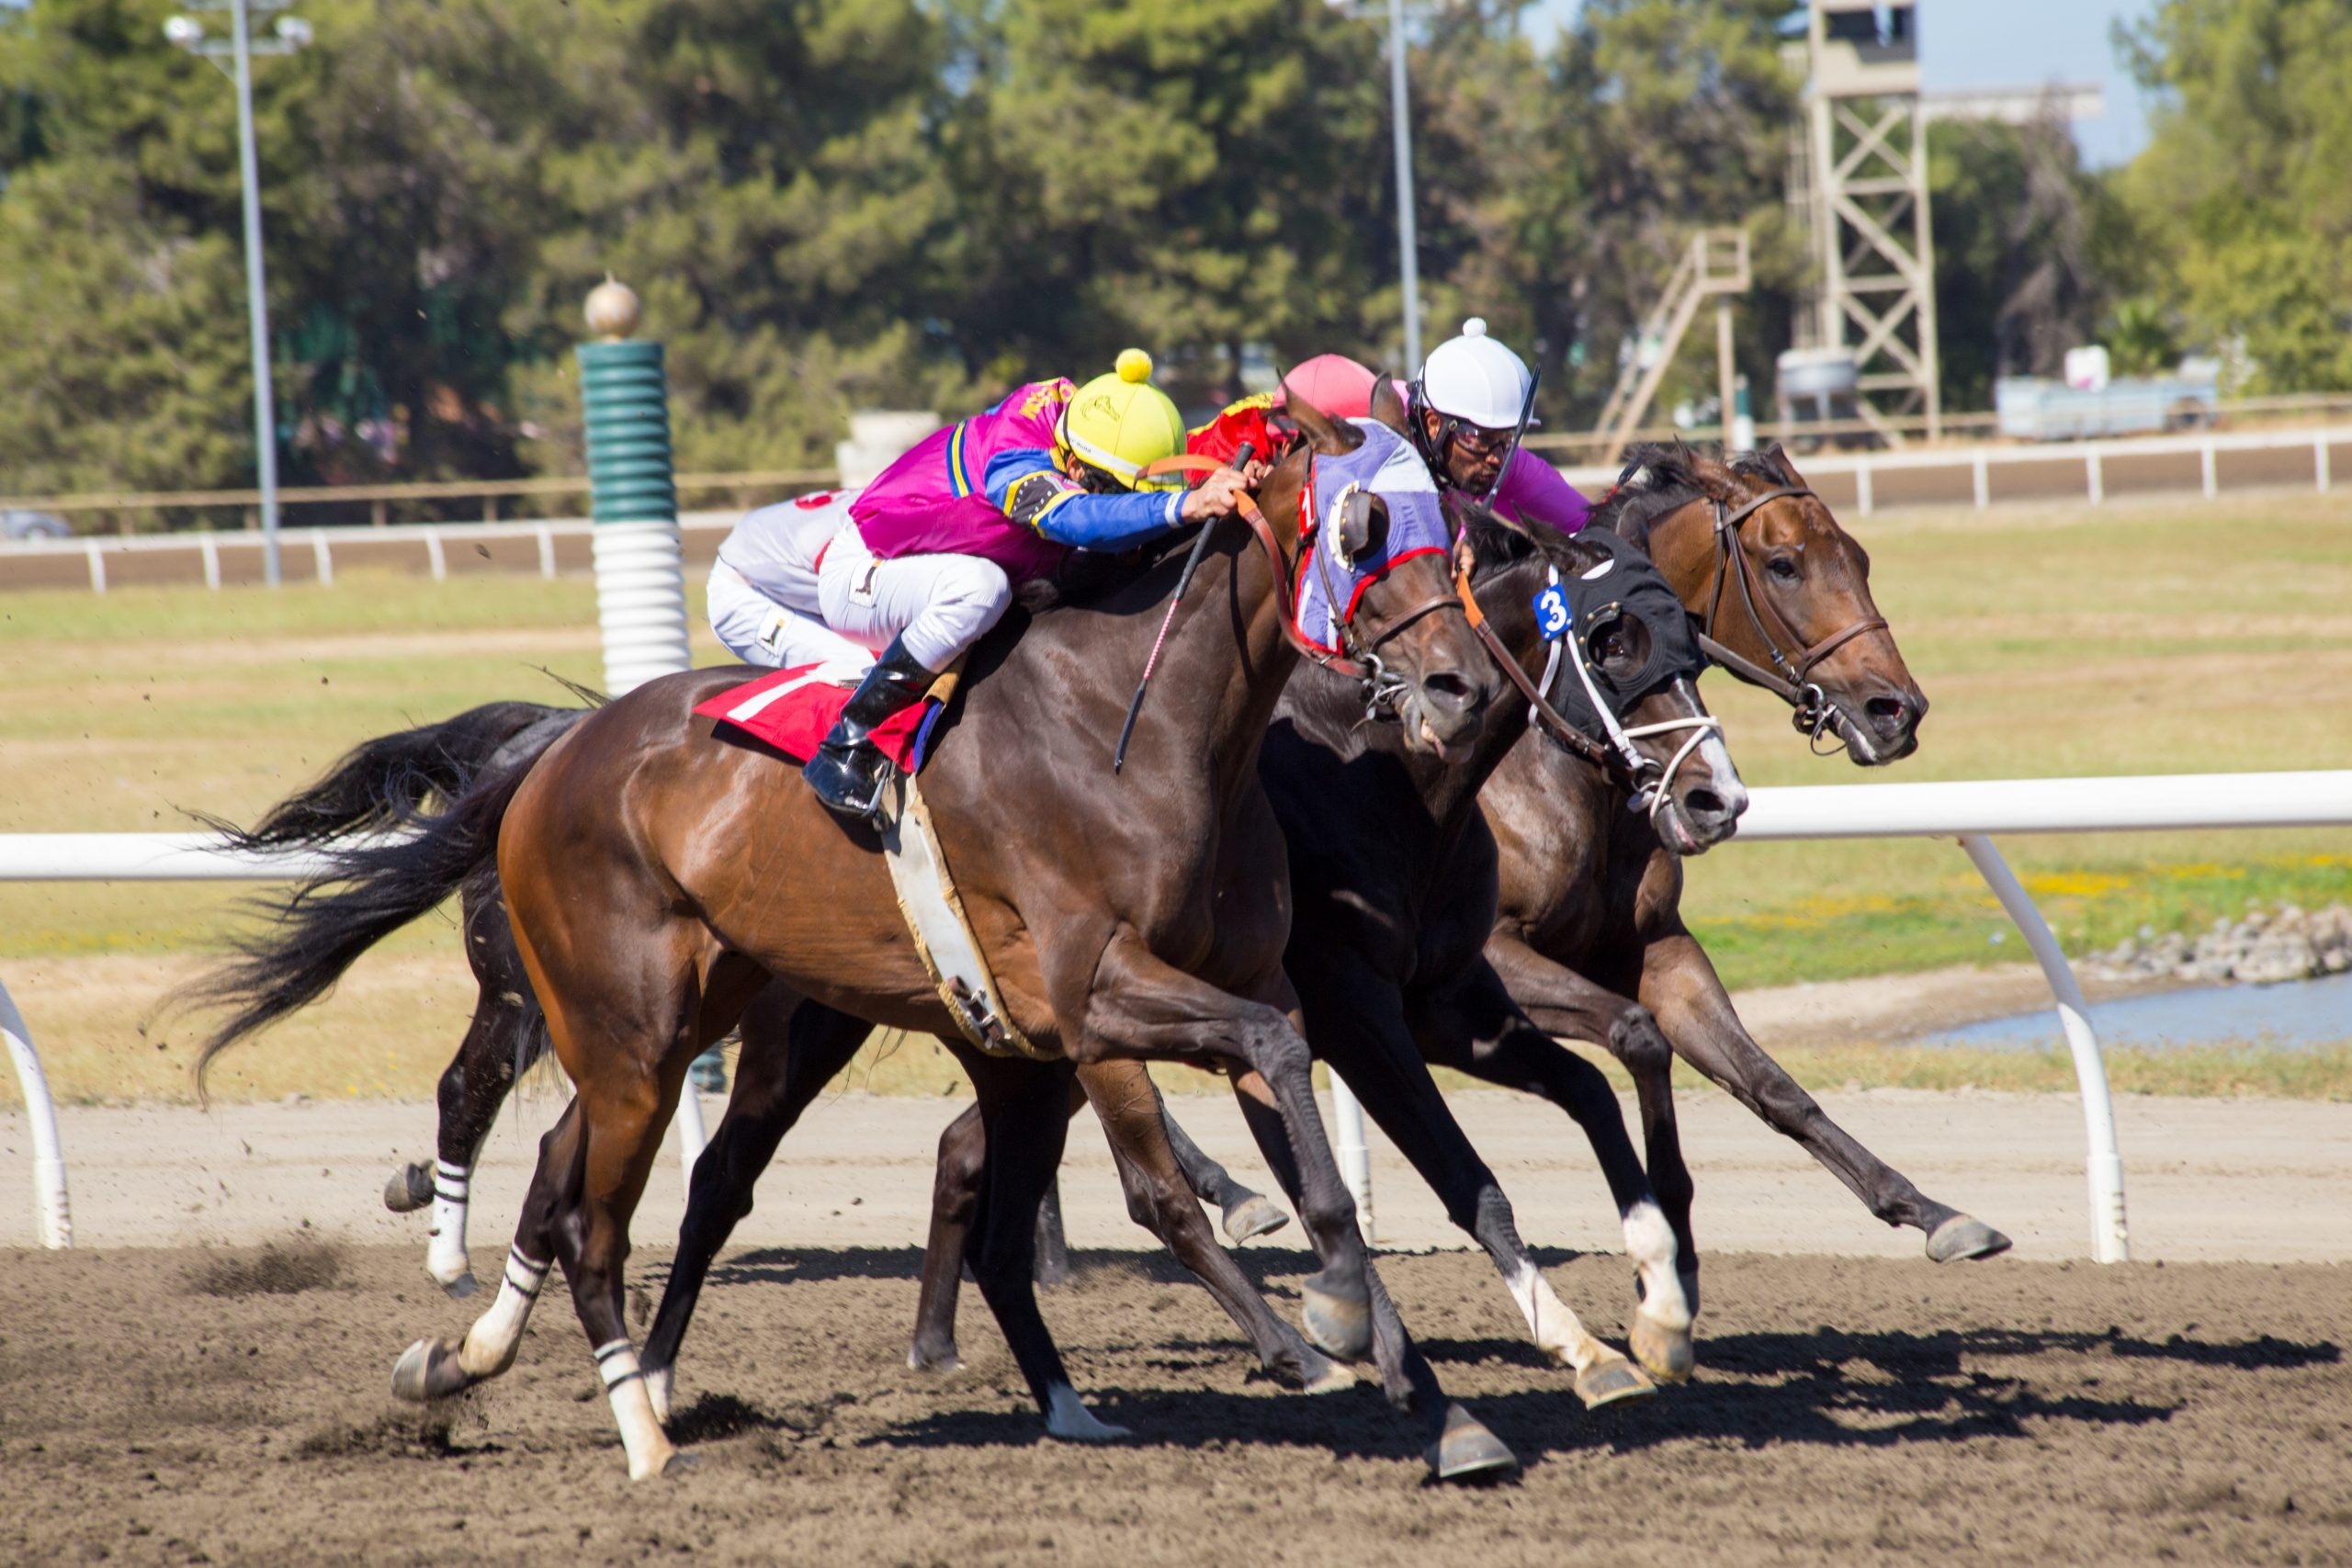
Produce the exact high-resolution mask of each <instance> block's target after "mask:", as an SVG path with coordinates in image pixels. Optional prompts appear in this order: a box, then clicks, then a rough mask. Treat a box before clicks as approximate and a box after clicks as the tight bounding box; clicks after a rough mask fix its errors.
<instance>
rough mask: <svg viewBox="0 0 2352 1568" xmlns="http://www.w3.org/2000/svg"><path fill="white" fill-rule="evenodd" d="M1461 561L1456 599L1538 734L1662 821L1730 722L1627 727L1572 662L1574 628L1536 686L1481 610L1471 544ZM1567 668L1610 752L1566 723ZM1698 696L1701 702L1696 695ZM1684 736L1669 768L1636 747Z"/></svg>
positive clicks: (1516, 528) (1554, 574) (1502, 521)
mask: <svg viewBox="0 0 2352 1568" xmlns="http://www.w3.org/2000/svg"><path fill="white" fill-rule="evenodd" d="M1487 515H1488V516H1490V517H1492V518H1493V519H1494V521H1495V522H1496V523H1497V524H1498V525H1501V526H1502V527H1504V528H1507V529H1510V531H1511V532H1512V533H1514V534H1517V535H1519V536H1521V538H1524V539H1528V540H1530V541H1531V542H1532V540H1533V536H1532V535H1531V534H1529V533H1528V531H1527V530H1526V529H1525V528H1523V527H1521V526H1520V525H1518V524H1517V523H1515V522H1513V521H1512V520H1511V519H1510V518H1508V517H1504V516H1502V515H1500V514H1499V513H1488V514H1487ZM1453 562H1454V564H1453V586H1454V592H1456V593H1458V594H1460V595H1461V599H1462V607H1463V614H1464V615H1465V616H1466V617H1468V619H1469V622H1470V629H1471V630H1472V631H1473V632H1475V633H1476V634H1477V637H1478V640H1479V641H1480V642H1482V643H1484V644H1485V645H1486V647H1487V653H1488V655H1490V656H1491V657H1492V658H1493V660H1494V661H1495V663H1496V665H1497V666H1498V667H1499V668H1500V669H1501V671H1502V672H1503V674H1504V675H1505V676H1506V677H1507V678H1508V679H1509V680H1510V683H1511V684H1512V685H1514V686H1517V687H1518V688H1519V691H1520V694H1521V696H1523V697H1525V698H1526V699H1527V716H1528V720H1529V722H1531V723H1532V724H1533V725H1534V726H1535V728H1536V730H1537V731H1538V732H1539V733H1540V734H1542V735H1543V737H1544V739H1547V740H1549V741H1551V742H1552V743H1553V744H1554V745H1555V746H1557V747H1559V748H1560V750H1563V751H1566V752H1567V753H1568V754H1569V755H1571V756H1575V757H1580V758H1582V759H1583V760H1584V761H1588V762H1590V763H1592V764H1593V765H1594V766H1595V767H1597V768H1600V770H1601V771H1602V772H1604V773H1611V774H1613V775H1614V776H1615V777H1616V778H1617V779H1618V781H1619V782H1620V783H1622V784H1624V785H1625V787H1626V788H1627V790H1628V791H1629V792H1630V793H1631V794H1632V795H1633V796H1634V799H1633V807H1634V809H1635V810H1639V811H1642V812H1644V813H1645V815H1646V816H1648V817H1649V818H1651V819H1652V820H1653V821H1655V820H1656V819H1657V814H1658V813H1659V812H1660V811H1662V810H1664V809H1665V807H1666V804H1667V802H1668V799H1669V798H1671V797H1670V796H1669V795H1668V786H1669V785H1670V784H1673V782H1674V776H1675V774H1677V773H1679V772H1681V771H1682V764H1683V763H1684V762H1686V761H1690V759H1691V753H1692V752H1694V751H1696V750H1698V749H1699V748H1700V746H1701V745H1702V744H1703V743H1704V742H1705V741H1706V739H1707V738H1708V737H1709V736H1711V735H1714V736H1720V735H1721V734H1722V733H1723V728H1724V721H1723V720H1722V719H1720V718H1717V717H1716V716H1714V715H1713V714H1708V713H1697V714H1691V715H1689V716H1685V717H1682V718H1669V719H1662V720H1660V721H1658V722H1657V723H1656V724H1637V725H1633V726H1630V727H1629V726H1627V725H1625V724H1624V723H1623V722H1622V721H1621V720H1619V718H1618V717H1617V713H1616V710H1615V709H1614V708H1612V707H1611V705H1610V704H1609V701H1608V699H1607V698H1606V697H1604V696H1603V695H1602V694H1601V692H1600V686H1599V685H1598V684H1597V683H1596V682H1594V681H1593V678H1592V671H1591V670H1590V669H1589V668H1588V667H1587V666H1586V663H1585V660H1584V657H1583V655H1582V653H1581V652H1579V653H1578V654H1577V656H1576V657H1575V658H1574V659H1573V660H1570V659H1569V658H1568V656H1567V651H1566V645H1567V643H1568V641H1569V639H1570V638H1571V637H1574V636H1575V632H1576V628H1574V627H1573V626H1572V627H1570V628H1569V629H1568V631H1567V632H1566V634H1564V635H1562V636H1561V637H1557V638H1555V639H1553V642H1552V652H1551V655H1550V657H1549V658H1548V659H1547V660H1545V661H1544V678H1543V679H1542V680H1541V681H1538V680H1536V679H1535V678H1534V677H1533V676H1532V675H1530V674H1528V672H1527V668H1526V666H1524V665H1522V664H1521V663H1520V661H1519V658H1518V656H1517V655H1515V654H1514V653H1512V652H1511V650H1510V649H1508V648H1506V647H1504V646H1503V639H1502V638H1501V637H1499V636H1498V635H1497V634H1496V631H1495V628H1494V627H1493V626H1489V625H1487V616H1486V614H1485V612H1484V611H1482V610H1481V609H1480V608H1479V606H1478V598H1477V595H1476V593H1474V592H1471V588H1470V573H1471V571H1472V570H1473V569H1474V568H1475V567H1476V564H1477V558H1476V554H1475V552H1474V551H1473V550H1472V549H1471V548H1470V547H1468V546H1467V545H1466V544H1465V545H1464V546H1462V547H1458V548H1456V550H1455V551H1454V558H1453ZM1544 570H1545V571H1546V573H1547V574H1548V575H1549V577H1550V580H1551V582H1552V584H1553V586H1555V587H1557V586H1558V585H1559V581H1560V569H1559V568H1558V567H1557V566H1555V565H1553V564H1552V563H1551V562H1549V561H1548V560H1547V561H1546V562H1545V565H1544ZM1564 663H1573V665H1574V667H1575V669H1576V671H1577V678H1578V680H1579V681H1581V682H1582V683H1583V685H1584V690H1585V698H1586V701H1587V702H1588V703H1589V705H1591V708H1592V711H1593V713H1594V714H1595V715H1596V716H1599V718H1600V725H1601V728H1603V729H1604V730H1606V731H1607V732H1608V735H1609V739H1610V744H1609V745H1607V746H1604V745H1602V744H1601V743H1600V741H1597V740H1595V739H1592V738H1591V737H1590V736H1589V735H1587V734H1586V733H1585V732H1584V731H1583V730H1581V729H1578V728H1577V727H1576V726H1575V725H1573V724H1571V723H1569V722H1568V720H1567V718H1566V716H1564V715H1563V714H1562V713H1561V712H1560V710H1559V709H1558V707H1556V706H1555V705H1554V704H1553V702H1552V700H1551V697H1550V695H1549V693H1550V692H1551V690H1552V687H1553V684H1554V682H1556V681H1557V680H1558V679H1559V674H1560V667H1561V665H1563V664H1564ZM1693 695H1694V700H1695V694H1693ZM1682 730H1688V731H1689V732H1690V735H1689V737H1688V739H1685V740H1684V741H1683V742H1682V744H1681V746H1680V747H1679V749H1678V750H1676V751H1675V753H1674V756H1673V757H1672V759H1670V760H1669V761H1667V762H1665V763H1663V764H1661V763H1659V762H1658V761H1656V760H1655V759H1653V758H1650V757H1646V756H1645V755H1643V754H1642V752H1641V750H1639V749H1638V748H1637V747H1635V746H1634V741H1636V740H1640V739H1645V738H1647V737H1649V736H1653V735H1667V734H1672V733H1675V732H1677V731H1682Z"/></svg>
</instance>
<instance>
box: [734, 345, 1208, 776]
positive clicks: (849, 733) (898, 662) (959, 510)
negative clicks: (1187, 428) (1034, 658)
mask: <svg viewBox="0 0 2352 1568" xmlns="http://www.w3.org/2000/svg"><path fill="white" fill-rule="evenodd" d="M1183 445H1184V422H1183V420H1182V417H1181V416H1180V415H1178V413H1177V412H1176V405H1175V404H1174V403H1173V402H1171V401H1170V400H1169V398H1168V395H1167V394H1166V393H1165V392H1162V391H1160V390H1159V389H1158V388H1157V387H1154V386H1153V385H1151V358H1150V356H1149V355H1147V354H1145V353H1143V352H1142V351H1141V350H1140V349H1132V348H1131V349H1127V350H1125V351H1124V352H1123V353H1121V354H1120V355H1119V357H1118V367H1117V368H1116V369H1115V370H1114V371H1113V372H1112V373H1111V374H1109V375H1107V376H1098V377H1096V378H1094V379H1093V380H1091V381H1089V382H1088V383H1086V385H1085V386H1083V387H1079V386H1074V385H1072V384H1071V383H1070V382H1069V380H1067V379H1058V378H1057V379H1055V380H1050V381H1036V382H1033V383H1031V384H1029V385H1028V386H1025V387H1021V388H1018V389H1015V390H1014V391H1013V392H1012V394H1011V395H1010V396H1008V397H1007V398H1006V399H1005V400H1003V401H1002V402H1000V403H998V404H997V405H996V406H995V407H994V408H992V409H989V411H988V412H985V413H981V414H976V415H974V416H973V417H972V418H970V419H967V420H965V421H963V422H962V423H958V424H955V425H951V426H949V427H948V428H946V429H944V430H941V431H938V432H935V433H934V434H932V435H930V436H928V437H926V438H925V439H924V440H923V441H922V443H920V444H919V445H917V446H914V447H913V448H912V449H911V450H910V451H908V452H907V453H906V454H905V455H904V456H902V457H899V460H898V461H897V462H895V463H893V464H891V465H890V467H889V468H886V469H885V470H883V472H882V474H881V476H880V477H879V478H878V479H876V480H875V481H874V482H873V483H872V484H870V485H867V486H866V487H865V489H864V490H862V491H858V492H856V494H854V495H853V496H850V497H848V498H847V499H846V501H845V502H844V503H843V506H842V511H843V512H844V513H846V516H845V518H844V519H843V520H842V522H841V524H840V525H839V526H838V527H837V528H836V530H835V531H834V532H833V534H832V535H831V537H830V538H829V539H827V540H826V541H824V543H823V544H822V546H821V547H820V549H819V551H818V555H817V558H816V559H815V560H814V561H813V563H812V566H813V575H814V578H815V587H816V598H815V604H816V608H817V610H818V612H819V613H820V615H822V616H823V618H824V622H825V625H826V626H828V627H830V628H831V632H832V633H835V634H839V635H840V636H841V637H846V638H847V639H848V640H849V641H850V642H851V643H854V644H858V645H863V646H864V647H866V648H876V649H880V650H881V652H880V655H879V657H878V658H876V660H874V662H873V664H872V667H871V668H870V669H868V670H867V671H865V678H864V679H863V680H862V681H860V682H859V683H858V686H857V690H856V691H855V692H854V694H852V695H851V697H850V699H849V703H848V705H847V706H845V707H844V708H843V709H842V716H841V721H840V723H838V724H836V725H835V726H834V727H833V729H832V732H831V734H830V735H828V736H826V737H825V739H824V742H823V744H822V745H820V747H819V748H818V749H817V755H816V756H814V757H813V758H811V759H810V760H809V765H808V766H807V767H806V768H805V769H803V770H802V773H803V776H805V777H806V778H807V779H808V780H809V785H810V787H812V788H813V789H815V790H816V792H817V795H818V798H819V799H820V800H822V801H823V802H824V803H825V804H826V805H827V806H829V807H832V809H834V810H835V811H838V812H841V813H842V814H844V815H847V816H854V817H865V816H870V815H872V814H873V812H874V811H875V810H876V807H877V806H878V805H879V803H880V799H881V795H882V786H883V784H885V783H886V782H887V781H888V777H889V774H890V771H891V768H892V766H893V764H892V763H891V762H890V761H889V759H888V758H887V757H886V756H884V755H883V753H882V752H881V750H878V749H877V748H876V747H875V746H874V745H873V744H872V743H871V742H870V741H869V739H867V738H868V736H869V735H870V734H871V732H872V731H873V730H874V728H876V726H878V725H880V724H882V723H884V722H885V721H887V720H888V719H889V718H891V717H892V716H895V715H897V714H899V713H902V712H904V711H905V710H906V709H907V708H909V707H910V706H912V705H914V704H915V703H917V702H919V701H920V700H922V695H923V694H924V692H926V691H927V690H929V689H930V686H931V683H932V682H933V680H935V679H936V678H937V676H938V674H939V672H940V671H944V669H946V667H947V666H948V665H949V664H951V663H953V662H954V661H955V660H956V658H957V657H959V656H960V655H961V654H962V653H963V652H964V651H965V649H968V648H970V647H971V646H972V645H973V644H974V643H976V642H978V640H979V639H980V637H981V636H982V635H983V634H984V633H986V632H987V631H988V629H989V627H990V626H994V625H996V623H997V621H998V620H999V619H1000V618H1001V616H1002V615H1004V612H1005V610H1006V608H1007V607H1008V606H1010V605H1011V604H1012V591H1013V589H1014V588H1015V587H1016V586H1018V585H1019V584H1020V583H1023V582H1025V581H1030V580H1031V579H1034V578H1039V577H1046V576H1050V575H1051V574H1052V573H1053V571H1054V570H1055V569H1056V568H1057V566H1059V565H1060V563H1061V561H1062V559H1063V558H1064V557H1065V556H1067V555H1068V553H1069V551H1071V550H1073V549H1089V550H1103V551H1107V552H1117V551H1121V550H1126V549H1131V548H1133V547H1136V546H1137V545H1142V544H1146V543H1148V542H1149V541H1151V540H1153V539H1155V538H1158V537H1159V536H1161V535H1164V534H1167V533H1170V532H1171V531H1173V530H1174V529H1176V528H1178V527H1180V526H1182V525H1184V524H1187V523H1201V522H1206V521H1208V520H1209V519H1211V518H1216V517H1223V516H1226V515H1227V514H1228V513H1231V512H1232V511H1233V510H1234V505H1235V497H1236V496H1237V495H1238V494H1239V493H1240V492H1241V491H1242V490H1243V489H1244V488H1245V487H1246V482H1247V481H1246V478H1245V476H1244V475H1242V474H1239V473H1237V472H1235V471H1233V470H1231V469H1229V468H1227V469H1221V470H1219V471H1217V472H1216V473H1213V474H1211V475H1209V476H1208V478H1207V479H1204V481H1203V482H1202V483H1201V485H1200V486H1199V487H1198V488H1197V489H1192V490H1187V489H1186V488H1185V486H1184V480H1183V477H1182V475H1179V474H1170V475H1168V476H1165V477H1158V476H1147V475H1146V474H1145V472H1144V470H1145V469H1146V468H1148V467H1149V466H1150V465H1151V464H1153V463H1155V462H1157V461H1159V459H1160V458H1163V457H1170V456H1173V455H1174V454H1175V453H1177V452H1179V451H1181V450H1182V448H1183ZM725 558H726V552H725V550H724V547H722V550H721V559H722V561H723V560H724V559H725ZM763 662H764V660H763Z"/></svg>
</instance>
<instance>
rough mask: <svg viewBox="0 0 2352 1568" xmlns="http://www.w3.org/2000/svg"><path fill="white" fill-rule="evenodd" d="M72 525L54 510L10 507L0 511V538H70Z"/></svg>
mask: <svg viewBox="0 0 2352 1568" xmlns="http://www.w3.org/2000/svg"><path fill="white" fill-rule="evenodd" d="M73 536H74V525H72V524H70V523H68V522H66V521H65V519H64V518H62V517H60V516H59V515H58V514H57V513H54V512H34V511H32V510H30V509H29V508H26V507H11V508H10V509H8V510H7V511H6V512H0V539H70V538H72V537H73Z"/></svg>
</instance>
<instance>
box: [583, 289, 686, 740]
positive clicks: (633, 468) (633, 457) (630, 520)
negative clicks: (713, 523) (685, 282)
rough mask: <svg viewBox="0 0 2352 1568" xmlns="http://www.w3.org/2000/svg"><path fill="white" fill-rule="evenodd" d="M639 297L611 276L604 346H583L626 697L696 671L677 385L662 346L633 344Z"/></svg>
mask: <svg viewBox="0 0 2352 1568" xmlns="http://www.w3.org/2000/svg"><path fill="white" fill-rule="evenodd" d="M637 321H638V301H637V295H636V294H635V292H633V291H632V290H631V289H630V288H628V286H627V285H626V284H622V283H617V282H616V281H614V279H613V278H612V277H611V276H609V275H608V276H606V277H605V281H604V282H603V283H601V284H598V285H597V286H596V287H595V288H594V289H592V290H590V292H589V295H588V325H589V327H590V329H591V330H593V331H594V332H595V333H596V334H597V338H598V341H596V342H594V343H583V344H581V345H580V402H581V410H582V414H583V416H584V419H585V423H586V426H587V434H588V478H589V482H590V485H591V487H592V489H593V491H594V513H593V514H594V518H595V524H596V525H595V529H594V533H593V535H592V536H591V539H592V543H593V545H594V551H595V560H596V619H597V622H598V624H599V626H601V627H602V628H603V631H604V638H605V689H606V690H607V691H609V692H610V693H611V694H613V695H615V696H618V695H620V694H622V693H623V692H626V691H628V690H629V689H630V688H631V687H634V686H640V685H643V684H644V683H645V682H648V681H650V680H652V679H654V678H655V677H656V676H661V675H667V674H670V673H671V672H673V671H679V670H684V669H686V668H688V667H689V666H690V664H691V658H690V656H689V654H688V651H687V643H686V585H685V573H684V557H683V554H682V551H681V548H680V546H679V538H678V491H677V485H676V483H675V482H674V479H673V476H672V471H671V462H670V387H669V379H668V377H667V376H666V374H665V373H664V371H663V369H662V345H661V344H658V343H642V342H638V341H636V340H634V339H632V338H631V337H630V335H629V334H630V333H633V332H635V331H636V330H637Z"/></svg>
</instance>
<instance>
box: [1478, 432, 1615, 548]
mask: <svg viewBox="0 0 2352 1568" xmlns="http://www.w3.org/2000/svg"><path fill="white" fill-rule="evenodd" d="M1495 510H1496V511H1498V512H1499V513H1502V514H1503V515H1504V516H1506V517H1510V518H1513V519H1515V520H1517V521H1519V522H1521V523H1548V524H1550V525H1552V526H1553V527H1555V528H1557V529H1558V530H1560V532H1562V533H1563V534H1573V533H1575V532H1576V531H1577V529H1579V528H1582V527H1583V526H1584V525H1585V521H1586V519H1587V518H1589V516H1590V515H1591V514H1592V507H1591V505H1590V503H1589V502H1587V501H1586V500H1585V498H1584V497H1583V496H1582V495H1580V494H1579V493H1577V487H1576V486H1574V485H1572V484H1570V483H1569V482H1568V481H1567V480H1566V479H1562V478H1561V477H1560V470H1559V469H1557V468H1554V467H1553V466H1552V465H1551V464H1549V463H1547V462H1545V461H1544V459H1543V458H1541V457H1537V456H1536V455H1535V454H1534V453H1532V452H1530V451H1528V450H1527V449H1526V448H1525V447H1521V448H1520V449H1519V450H1518V451H1515V452H1513V453H1512V454H1511V455H1510V466H1509V467H1507V468H1504V469H1503V477H1502V482H1501V483H1500V484H1498V485H1497V486H1496V487H1495Z"/></svg>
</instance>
